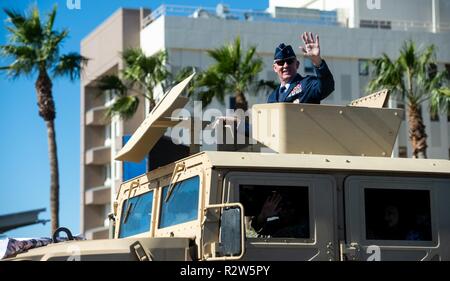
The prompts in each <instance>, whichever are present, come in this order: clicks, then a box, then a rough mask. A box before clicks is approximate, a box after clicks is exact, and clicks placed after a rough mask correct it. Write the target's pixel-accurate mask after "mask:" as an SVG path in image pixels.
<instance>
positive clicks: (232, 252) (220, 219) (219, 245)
mask: <svg viewBox="0 0 450 281" xmlns="http://www.w3.org/2000/svg"><path fill="white" fill-rule="evenodd" d="M214 233H215V234H214ZM203 236H204V237H203V241H204V245H203V249H204V252H207V253H208V254H207V255H205V259H207V260H238V259H240V258H242V256H243V255H244V251H245V245H244V243H245V241H244V237H245V229H244V207H243V206H242V204H240V203H226V204H217V205H210V206H207V207H206V209H205V221H204V223H203Z"/></svg>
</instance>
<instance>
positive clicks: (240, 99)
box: [235, 91, 248, 112]
mask: <svg viewBox="0 0 450 281" xmlns="http://www.w3.org/2000/svg"><path fill="white" fill-rule="evenodd" d="M235 98H236V109H242V110H244V112H246V111H247V109H248V103H247V99H246V98H245V96H244V94H243V93H242V92H239V91H238V92H237V93H236V95H235Z"/></svg>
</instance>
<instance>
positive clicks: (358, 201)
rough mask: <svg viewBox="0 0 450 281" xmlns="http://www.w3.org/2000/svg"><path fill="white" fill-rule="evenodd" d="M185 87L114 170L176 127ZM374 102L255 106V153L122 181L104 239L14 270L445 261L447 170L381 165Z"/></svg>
mask: <svg viewBox="0 0 450 281" xmlns="http://www.w3.org/2000/svg"><path fill="white" fill-rule="evenodd" d="M191 78H192V77H189V78H188V79H186V80H185V81H183V82H181V83H180V84H179V85H177V86H176V87H174V88H173V89H172V90H171V91H170V92H169V93H167V94H166V95H165V97H164V98H163V100H162V101H161V102H160V103H159V104H158V105H157V107H156V108H155V109H154V110H153V111H152V113H151V114H150V115H149V116H148V117H147V119H146V120H145V121H144V122H143V123H142V125H141V127H140V128H139V129H138V130H137V131H136V132H135V134H134V135H133V136H132V138H131V139H130V141H129V142H128V143H127V144H126V145H125V146H124V147H123V148H122V150H121V151H119V153H118V154H117V158H116V159H118V160H122V161H140V160H141V159H143V158H144V157H145V155H146V154H147V153H148V151H149V150H150V149H151V147H152V146H153V145H154V144H155V143H156V142H157V140H158V139H159V138H160V137H161V136H162V135H163V134H164V132H165V131H166V129H167V128H169V127H174V126H176V125H180V124H179V123H180V120H175V119H173V118H171V114H172V112H173V110H174V109H176V108H182V107H183V106H185V104H186V103H187V98H185V97H182V96H181V93H182V92H183V89H184V87H185V86H186V85H187V84H188V82H189V80H190V79H191ZM385 99H386V92H380V93H376V94H374V95H371V96H368V97H365V98H362V99H360V100H357V101H355V102H353V103H352V104H351V105H348V106H331V105H314V104H259V105H255V106H253V108H252V116H251V117H252V135H251V136H252V138H253V139H254V140H256V141H257V144H255V145H251V146H247V148H245V149H242V150H241V151H203V152H198V153H196V154H193V155H191V156H189V157H187V158H184V159H181V160H179V161H176V162H175V163H172V164H169V165H166V166H163V167H160V168H158V169H156V170H153V171H151V172H149V173H147V174H144V175H142V176H139V177H137V178H134V179H132V180H129V181H127V182H124V183H123V184H122V185H121V187H120V190H119V191H118V194H117V198H116V201H115V203H114V212H113V213H114V214H113V217H112V219H113V222H114V223H113V224H112V226H113V227H112V228H111V235H112V238H111V239H108V240H94V241H68V242H64V243H56V244H52V245H48V246H45V247H42V248H38V249H35V250H30V251H29V252H27V253H24V254H20V255H18V256H17V257H16V258H15V259H19V260H24V259H36V260H66V259H68V258H70V257H71V255H73V254H74V252H75V253H76V254H78V256H79V259H81V260H450V161H447V160H435V159H425V160H422V159H400V158H391V157H390V156H391V154H392V150H393V146H394V143H395V140H396V137H397V132H398V129H399V126H400V123H401V120H402V114H403V112H402V111H401V110H399V109H389V108H383V103H384V101H385ZM181 123H182V122H181ZM69 248H70V249H71V250H69V251H68V249H69Z"/></svg>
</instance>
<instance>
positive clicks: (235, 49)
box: [196, 37, 275, 111]
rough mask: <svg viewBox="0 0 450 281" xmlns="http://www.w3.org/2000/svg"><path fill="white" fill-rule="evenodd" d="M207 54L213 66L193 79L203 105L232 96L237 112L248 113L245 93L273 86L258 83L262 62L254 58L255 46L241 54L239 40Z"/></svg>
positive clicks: (262, 82)
mask: <svg viewBox="0 0 450 281" xmlns="http://www.w3.org/2000/svg"><path fill="white" fill-rule="evenodd" d="M208 55H209V56H210V57H212V58H213V59H214V61H215V63H214V64H213V65H211V66H210V67H209V68H208V69H207V70H206V71H205V72H203V73H201V74H200V75H199V77H198V78H197V80H196V85H197V87H199V88H200V89H203V90H199V92H198V93H197V94H198V95H199V97H200V99H201V100H202V102H203V103H204V105H208V104H209V103H210V102H211V101H212V99H213V98H214V97H217V98H218V100H219V101H220V102H223V101H224V98H225V95H226V94H228V93H233V94H234V96H235V98H236V109H242V110H244V111H247V109H248V103H247V98H246V97H245V94H246V93H247V92H248V91H249V90H250V89H251V88H254V91H253V92H255V93H257V92H258V90H259V89H260V88H261V87H264V86H268V87H271V88H274V86H275V84H274V83H271V82H268V81H264V80H259V81H258V80H257V77H258V74H259V73H260V72H261V71H262V69H263V62H262V60H261V59H260V58H256V57H255V55H256V47H254V46H252V47H250V48H249V49H248V50H247V52H245V53H244V52H243V50H242V48H241V40H240V38H239V37H237V38H236V39H235V40H234V42H233V43H230V44H227V45H225V46H223V47H220V48H217V49H214V50H210V51H208Z"/></svg>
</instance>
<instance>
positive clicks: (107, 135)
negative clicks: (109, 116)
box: [105, 123, 111, 146]
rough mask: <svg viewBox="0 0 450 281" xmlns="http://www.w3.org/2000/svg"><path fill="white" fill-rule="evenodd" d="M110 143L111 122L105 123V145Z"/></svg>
mask: <svg viewBox="0 0 450 281" xmlns="http://www.w3.org/2000/svg"><path fill="white" fill-rule="evenodd" d="M110 145H111V123H108V124H106V125H105V146H110Z"/></svg>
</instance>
